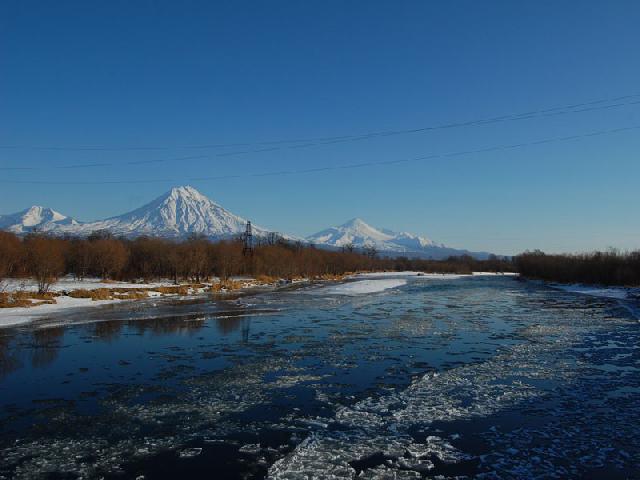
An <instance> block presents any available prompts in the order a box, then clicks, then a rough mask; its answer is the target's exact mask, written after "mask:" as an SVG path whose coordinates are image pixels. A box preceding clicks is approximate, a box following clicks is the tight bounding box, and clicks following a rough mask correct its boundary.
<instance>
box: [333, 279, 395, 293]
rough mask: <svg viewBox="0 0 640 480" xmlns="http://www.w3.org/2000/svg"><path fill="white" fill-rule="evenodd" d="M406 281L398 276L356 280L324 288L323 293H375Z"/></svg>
mask: <svg viewBox="0 0 640 480" xmlns="http://www.w3.org/2000/svg"><path fill="white" fill-rule="evenodd" d="M406 283H407V281H406V280H404V279H400V278H388V279H379V280H375V279H370V280H358V281H356V282H349V283H342V284H340V285H335V286H332V287H328V288H327V289H324V292H323V293H329V294H332V295H363V294H365V293H376V292H382V291H384V290H388V289H390V288H397V287H401V286H402V285H405V284H406Z"/></svg>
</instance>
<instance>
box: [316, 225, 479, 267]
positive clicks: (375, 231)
mask: <svg viewBox="0 0 640 480" xmlns="http://www.w3.org/2000/svg"><path fill="white" fill-rule="evenodd" d="M306 240H307V241H308V242H309V243H313V244H316V245H318V246H325V247H331V248H342V247H346V246H353V247H354V248H356V249H362V248H365V247H374V248H375V249H376V250H377V251H378V252H379V253H381V254H382V255H385V254H387V255H389V254H398V253H400V254H403V255H406V256H410V257H423V258H433V259H443V258H447V257H450V256H458V255H471V256H474V257H476V258H486V257H488V256H489V254H488V253H486V252H470V251H468V250H460V249H456V248H450V247H447V246H445V245H444V244H442V243H436V242H434V241H433V240H431V239H429V238H427V237H421V236H419V235H415V234H413V233H408V232H394V231H392V230H388V229H384V228H376V227H372V226H371V225H369V224H367V223H366V222H365V221H364V220H362V219H360V218H353V219H351V220H349V221H348V222H346V223H344V224H342V225H339V226H337V227H330V228H327V229H325V230H322V231H320V232H318V233H316V234H313V235H311V236H309V237H307V239H306Z"/></svg>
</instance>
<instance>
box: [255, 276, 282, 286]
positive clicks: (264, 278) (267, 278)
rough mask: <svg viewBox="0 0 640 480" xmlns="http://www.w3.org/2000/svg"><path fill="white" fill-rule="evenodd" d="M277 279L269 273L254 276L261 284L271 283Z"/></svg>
mask: <svg viewBox="0 0 640 480" xmlns="http://www.w3.org/2000/svg"><path fill="white" fill-rule="evenodd" d="M278 280H279V279H278V278H276V277H271V276H269V275H258V276H256V282H258V283H261V284H271V283H276V282H277V281H278Z"/></svg>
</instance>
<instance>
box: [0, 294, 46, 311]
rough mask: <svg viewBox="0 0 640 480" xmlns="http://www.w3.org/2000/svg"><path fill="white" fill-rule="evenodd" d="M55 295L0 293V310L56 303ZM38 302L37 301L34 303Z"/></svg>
mask: <svg viewBox="0 0 640 480" xmlns="http://www.w3.org/2000/svg"><path fill="white" fill-rule="evenodd" d="M56 296H57V294H55V293H52V292H49V293H36V292H25V291H19V292H10V293H9V292H0V308H14V307H23V308H29V307H36V306H38V305H45V304H53V303H56V299H55V297H56ZM34 300H39V301H34Z"/></svg>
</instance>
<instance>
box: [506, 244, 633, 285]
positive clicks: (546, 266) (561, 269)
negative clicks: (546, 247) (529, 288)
mask: <svg viewBox="0 0 640 480" xmlns="http://www.w3.org/2000/svg"><path fill="white" fill-rule="evenodd" d="M514 263H515V266H516V269H517V270H518V272H520V274H521V275H522V276H524V277H527V278H535V279H540V280H547V281H552V282H560V283H593V284H602V285H640V251H635V252H620V251H617V250H609V251H606V252H591V253H581V254H561V255H560V254H558V255H549V254H545V253H543V252H541V251H539V250H537V251H535V252H525V253H523V254H520V255H518V256H517V257H515V258H514Z"/></svg>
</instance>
